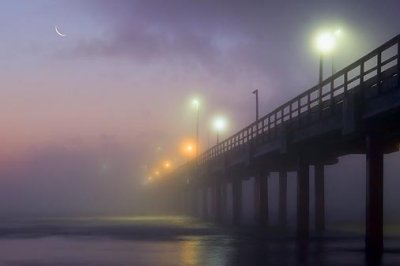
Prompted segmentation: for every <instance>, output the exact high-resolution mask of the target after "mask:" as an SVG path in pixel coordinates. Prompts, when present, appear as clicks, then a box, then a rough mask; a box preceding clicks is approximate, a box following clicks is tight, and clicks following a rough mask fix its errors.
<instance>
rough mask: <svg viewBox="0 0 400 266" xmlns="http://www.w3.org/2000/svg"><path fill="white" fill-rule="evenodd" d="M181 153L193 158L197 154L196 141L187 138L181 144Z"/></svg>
mask: <svg viewBox="0 0 400 266" xmlns="http://www.w3.org/2000/svg"><path fill="white" fill-rule="evenodd" d="M181 154H182V155H183V156H184V157H187V158H191V157H194V156H195V155H196V142H195V141H193V140H190V139H189V140H185V141H183V142H182V144H181Z"/></svg>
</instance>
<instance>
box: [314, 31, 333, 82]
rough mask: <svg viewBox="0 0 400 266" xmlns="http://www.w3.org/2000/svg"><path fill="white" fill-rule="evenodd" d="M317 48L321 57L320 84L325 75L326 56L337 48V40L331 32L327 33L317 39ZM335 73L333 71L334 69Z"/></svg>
mask: <svg viewBox="0 0 400 266" xmlns="http://www.w3.org/2000/svg"><path fill="white" fill-rule="evenodd" d="M316 44H317V48H318V50H319V52H320V56H319V79H318V81H319V84H321V83H322V80H323V75H324V55H326V54H328V53H329V52H331V51H332V50H333V49H334V48H335V44H336V38H335V35H334V34H332V33H330V32H325V33H322V34H320V35H319V36H318V37H317V43H316ZM332 71H333V69H332Z"/></svg>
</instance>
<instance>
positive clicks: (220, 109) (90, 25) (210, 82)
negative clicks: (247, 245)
mask: <svg viewBox="0 0 400 266" xmlns="http://www.w3.org/2000/svg"><path fill="white" fill-rule="evenodd" d="M399 10H400V1H398V0H393V1H389V0H383V1H369V0H363V1H360V0H347V1H341V0H335V1H321V0H319V1H232V0H231V1H209V0H205V1H187V0H185V1H183V0H181V1H176V0H170V1H120V0H114V1H108V0H96V1H94V0H93V1H92V0H87V1H75V0H73V1H61V0H57V1H51V0H47V1H46V0H42V1H39V0H37V1H28V0H25V1H23V0H16V1H11V0H10V1H6V0H3V1H1V10H0V15H1V16H0V32H2V38H1V42H0V48H1V49H0V69H1V71H0V80H1V85H2V86H1V90H0V92H1V94H2V95H1V97H0V99H1V100H0V101H1V107H2V110H3V111H2V112H1V113H0V124H1V125H2V127H1V128H2V130H1V132H2V133H1V135H2V141H3V145H2V147H3V149H2V151H1V152H0V162H1V165H2V166H1V169H3V170H1V171H2V172H1V176H2V179H1V180H0V188H1V189H4V188H5V190H7V191H6V192H7V193H4V194H3V197H4V200H7V201H10V200H14V202H15V204H12V205H6V204H4V206H0V209H1V208H3V209H4V208H6V209H7V208H8V209H7V210H8V211H10V212H11V211H13V210H15V212H18V211H20V212H23V211H26V209H27V208H28V210H30V211H32V212H35V211H36V210H37V211H40V210H54V209H58V208H60V206H61V207H62V208H61V209H65V210H67V211H71V212H72V211H73V210H76V209H79V208H80V207H81V206H82V203H83V202H85V204H88V206H85V207H84V209H85V208H87V209H96V208H97V209H99V210H101V207H99V206H101V204H103V205H102V206H104V205H107V204H108V205H109V206H110V209H115V206H120V207H121V209H123V208H126V209H129V206H128V204H126V206H125V207H124V206H122V205H123V204H121V202H129V201H132V200H134V195H133V194H134V193H131V192H132V190H134V189H135V188H137V187H138V182H139V181H140V182H141V181H142V180H143V177H144V174H143V166H144V165H151V164H152V163H153V162H155V161H157V160H161V159H168V158H173V157H176V156H177V155H176V154H177V153H178V147H179V142H180V140H181V139H182V138H185V137H193V135H194V129H195V125H194V119H195V114H194V112H193V110H191V109H190V106H189V100H190V99H191V97H193V96H195V95H196V96H198V97H200V98H201V99H202V105H201V143H202V145H203V148H204V147H205V146H207V142H208V138H207V136H208V135H209V134H210V135H211V137H210V140H211V144H213V143H214V142H215V136H214V133H213V132H211V133H208V132H209V131H210V129H209V128H210V119H211V117H212V116H213V115H214V114H224V115H225V116H226V117H228V118H229V128H228V129H227V132H225V133H224V134H223V136H222V137H227V136H228V135H231V134H233V133H234V132H235V131H238V130H239V129H241V128H242V127H244V126H245V125H247V124H249V123H250V122H251V121H252V119H253V118H254V101H255V99H254V95H252V94H251V92H252V91H253V90H254V89H259V93H260V112H261V115H264V114H266V113H267V112H268V111H271V110H273V109H274V108H275V107H277V106H279V105H280V104H283V103H284V101H285V100H288V99H289V98H292V97H294V96H296V95H297V94H298V93H300V92H302V91H304V90H305V89H308V88H310V87H311V86H313V85H314V84H315V83H316V81H317V76H318V73H317V70H318V69H317V67H318V54H317V52H316V51H315V49H314V48H313V47H312V40H313V38H314V35H315V33H316V32H318V31H320V30H321V29H328V30H333V29H336V28H337V27H340V28H341V29H342V30H343V36H342V37H341V39H340V40H339V43H338V47H337V49H336V51H335V53H334V57H335V64H336V69H340V68H343V67H345V66H346V65H347V64H349V63H351V62H352V61H354V60H355V59H357V58H359V57H361V56H362V55H364V54H366V53H367V52H368V51H370V50H372V49H374V48H375V47H376V46H378V45H380V44H382V43H383V42H385V41H386V40H388V39H390V38H391V37H393V36H395V35H397V34H399V33H400V23H399V22H400V21H399V15H398V14H399ZM55 25H58V26H59V28H60V30H61V31H62V32H63V33H65V34H66V35H67V36H66V37H64V38H62V37H59V36H58V35H57V34H56V33H55V31H54V26H55ZM329 60H330V58H328V61H327V62H326V63H327V64H326V74H328V73H329V71H330V69H329V64H330V62H329ZM157 147H161V148H162V151H157ZM71 168H72V169H71ZM117 169H118V171H117ZM114 171H117V172H118V173H115V172H114ZM94 184H96V185H94ZM110 184H112V186H111V187H109V186H110ZM1 189H0V190H1ZM110 191H111V192H110ZM115 192H117V194H118V195H119V196H118V197H113V196H111V193H115ZM46 193H47V194H46ZM71 193H72V194H74V195H76V197H74V200H71V197H70V195H71ZM0 194H2V193H1V191H0ZM21 194H23V195H24V196H23V197H20V195H21ZM17 195H19V196H18V197H17ZM38 195H42V197H39V196H38ZM15 197H17V198H18V199H15ZM51 198H55V199H57V201H56V202H59V206H58V207H55V206H50V205H51V204H50V203H49V200H48V199H51ZM100 199H101V200H100ZM99 201H100V204H99ZM26 202H29V203H30V204H31V205H32V206H30V205H29V204H28V205H26ZM90 202H93V204H92V205H91V203H90ZM96 202H97V203H96ZM48 204H50V205H48ZM63 204H64V205H65V206H64V205H63ZM96 204H98V205H96ZM83 205H84V204H83ZM26 206H28V207H27V208H26Z"/></svg>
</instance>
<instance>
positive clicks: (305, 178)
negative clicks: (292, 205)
mask: <svg viewBox="0 0 400 266" xmlns="http://www.w3.org/2000/svg"><path fill="white" fill-rule="evenodd" d="M309 190H310V185H309V165H308V163H306V162H305V161H303V160H302V159H301V160H299V162H298V166H297V236H298V238H307V237H308V235H309V212H310V211H309V207H310V206H309V204H310V194H309Z"/></svg>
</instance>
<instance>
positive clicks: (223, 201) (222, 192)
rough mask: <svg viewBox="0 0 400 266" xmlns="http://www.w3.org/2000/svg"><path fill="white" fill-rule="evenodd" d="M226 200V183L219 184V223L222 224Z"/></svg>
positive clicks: (225, 210)
mask: <svg viewBox="0 0 400 266" xmlns="http://www.w3.org/2000/svg"><path fill="white" fill-rule="evenodd" d="M227 207H228V204H227V199H226V183H225V182H222V183H221V222H224V221H225V219H226V213H227Z"/></svg>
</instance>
